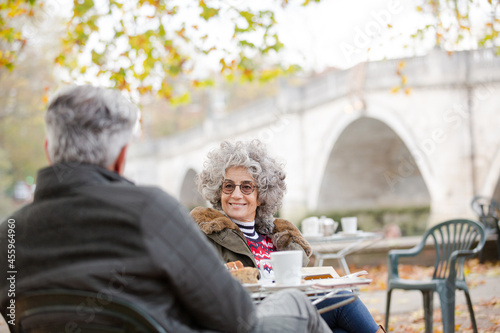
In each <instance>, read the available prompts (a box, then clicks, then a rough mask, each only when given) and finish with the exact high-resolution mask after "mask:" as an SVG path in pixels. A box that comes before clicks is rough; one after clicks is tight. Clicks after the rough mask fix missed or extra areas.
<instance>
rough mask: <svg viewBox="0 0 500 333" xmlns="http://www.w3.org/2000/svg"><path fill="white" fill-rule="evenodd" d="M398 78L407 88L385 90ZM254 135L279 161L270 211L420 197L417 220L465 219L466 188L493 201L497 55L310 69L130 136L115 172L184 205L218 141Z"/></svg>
mask: <svg viewBox="0 0 500 333" xmlns="http://www.w3.org/2000/svg"><path fill="white" fill-rule="evenodd" d="M401 61H404V62H405V66H404V67H403V68H402V69H401V71H402V73H403V74H404V75H405V76H406V77H407V83H406V84H407V86H408V87H410V88H411V92H410V93H409V94H405V93H404V92H402V91H403V90H404V89H402V91H401V92H398V93H393V92H391V88H393V87H396V86H398V85H399V84H400V83H401V76H400V75H398V74H397V73H396V68H397V67H398V64H400V62H401ZM253 138H258V139H260V140H261V141H263V142H265V143H266V145H267V146H268V148H269V150H270V152H272V153H273V155H275V156H277V157H278V158H279V159H280V160H282V161H283V162H284V163H285V166H286V171H287V186H288V191H287V194H286V196H285V199H284V204H283V208H282V210H281V213H282V216H284V217H287V218H289V219H291V220H294V219H299V218H301V217H303V216H304V214H306V213H307V212H327V211H335V210H337V211H339V210H340V211H341V210H347V209H349V210H353V209H367V208H368V209H371V208H384V207H388V208H394V207H411V206H426V205H427V206H429V207H430V217H429V222H428V223H429V225H432V224H434V223H437V222H439V221H442V220H444V219H449V218H456V217H468V218H474V215H473V212H472V211H471V209H470V201H471V199H472V197H473V196H474V195H476V194H481V195H486V196H491V197H495V198H497V199H500V185H499V179H500V58H497V57H495V56H494V54H493V51H492V50H479V51H467V52H456V53H452V54H448V53H446V52H442V51H439V50H434V51H432V52H431V53H430V54H428V55H426V56H423V57H415V58H408V59H399V60H389V61H379V62H368V63H364V64H360V65H358V66H356V67H353V68H351V69H348V70H345V71H334V72H329V73H326V74H324V75H320V76H317V77H314V78H311V79H310V80H309V82H308V83H307V84H305V85H303V86H300V87H291V86H286V85H284V86H283V87H282V89H281V90H280V92H279V94H278V95H277V96H276V97H274V98H270V99H266V100H262V101H256V102H255V103H254V104H252V105H251V106H249V107H248V108H246V109H242V110H239V111H235V112H232V113H229V114H227V115H226V116H223V117H217V118H212V119H208V120H206V121H205V123H204V124H203V125H202V126H200V127H197V128H194V129H193V130H190V131H188V132H185V133H182V134H179V135H175V136H172V137H168V138H164V139H159V140H154V141H142V142H138V143H136V144H134V145H133V146H132V147H131V149H130V152H129V160H128V164H127V169H126V175H127V176H128V177H130V178H131V179H133V180H135V181H136V182H137V183H140V184H152V185H158V186H160V187H162V188H163V189H165V190H166V191H167V192H169V193H171V194H172V195H174V196H175V197H177V198H178V199H180V200H181V202H182V203H183V204H185V205H186V206H188V207H192V206H195V205H199V204H202V203H203V200H202V199H201V198H200V196H199V194H198V193H197V190H196V186H195V183H194V177H195V175H196V174H197V172H199V171H200V170H201V168H202V166H203V161H204V159H205V156H206V154H207V153H208V151H209V150H210V149H212V148H214V147H216V146H217V145H218V144H219V143H220V141H222V140H224V139H231V140H249V139H253Z"/></svg>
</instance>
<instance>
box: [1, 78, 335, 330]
mask: <svg viewBox="0 0 500 333" xmlns="http://www.w3.org/2000/svg"><path fill="white" fill-rule="evenodd" d="M138 117H139V111H138V109H137V108H136V107H135V106H134V105H132V104H131V103H130V102H128V101H127V100H126V99H125V98H124V97H123V96H122V95H121V94H120V92H118V91H115V90H107V89H103V88H96V87H92V86H77V87H72V88H70V89H68V90H65V91H63V92H62V93H61V94H59V95H58V96H56V97H55V99H54V100H53V101H52V102H51V103H50V104H49V107H48V110H47V114H46V118H45V120H46V126H47V140H46V143H45V151H46V153H47V158H48V160H49V162H50V164H51V166H49V167H47V168H44V169H41V170H40V171H39V173H38V178H37V187H36V191H35V196H34V201H33V202H32V203H31V204H29V205H27V206H25V207H23V208H21V209H20V210H18V211H17V212H15V213H14V214H12V216H10V217H9V218H8V220H7V221H5V222H4V223H2V224H1V225H0V250H1V251H2V255H0V267H2V268H5V267H8V264H9V262H8V259H7V256H6V255H4V254H5V253H8V252H7V250H8V246H7V245H8V243H9V241H8V237H7V234H8V232H7V228H11V227H12V226H15V251H16V253H15V271H16V273H15V295H18V296H19V295H22V294H23V293H25V292H29V291H36V290H39V289H52V288H54V289H56V288H57V289H59V288H63V289H76V290H86V291H91V292H95V293H96V294H97V295H98V296H99V295H101V297H100V298H99V297H97V298H96V299H97V300H99V299H102V298H103V297H104V299H114V298H116V299H123V300H126V301H130V302H132V303H134V304H135V305H136V306H138V307H139V308H142V309H143V310H145V311H146V312H148V313H149V314H150V315H151V316H152V317H153V318H155V319H156V320H157V321H158V322H159V323H160V325H162V326H163V327H164V328H165V330H166V331H167V332H176V333H177V332H200V331H219V332H284V331H286V332H326V331H329V330H328V327H327V325H326V324H325V322H324V321H323V320H322V319H321V318H320V316H319V315H318V313H317V312H316V310H315V308H314V307H313V306H312V305H311V303H310V302H309V301H308V300H307V298H306V297H305V296H304V295H303V294H301V293H300V292H298V291H289V290H284V291H282V292H279V293H276V294H274V295H273V296H270V297H268V298H267V299H266V300H265V301H264V302H262V303H261V305H259V306H258V307H255V306H254V304H253V302H252V300H251V298H250V296H249V295H248V293H247V292H246V290H245V289H244V288H243V287H242V286H241V284H240V283H239V282H238V281H236V280H235V279H233V278H232V277H231V275H230V274H229V273H228V271H227V269H226V268H225V266H224V265H223V263H222V262H221V260H220V259H219V257H218V256H217V253H216V252H215V250H214V249H213V247H212V246H211V245H210V244H209V243H208V242H207V240H206V238H205V237H204V236H203V235H202V234H201V232H200V230H199V228H198V227H197V226H196V225H195V223H194V222H193V221H192V220H191V218H190V217H189V215H188V214H187V211H186V210H185V209H184V208H183V207H181V206H180V204H179V203H178V202H177V201H176V200H175V199H173V198H172V197H171V196H169V195H168V194H166V193H165V192H163V191H161V190H160V189H157V188H153V187H142V186H135V185H134V184H132V183H131V182H129V181H128V180H126V179H125V178H123V177H122V176H121V175H122V174H123V171H124V166H125V155H126V151H127V147H128V144H129V142H130V141H131V138H132V136H133V132H134V130H135V129H136V128H137V127H138V125H137V124H138ZM12 270H14V269H12ZM6 272H7V270H6V269H3V270H2V272H1V273H0V303H1V305H2V306H1V307H0V309H1V310H0V311H2V314H3V315H4V316H5V317H6V318H7V319H9V317H8V316H7V315H8V314H7V312H6V311H7V310H6V309H7V306H6V305H7V304H10V303H11V302H12V299H13V298H12V297H14V298H15V296H11V293H9V288H11V285H10V284H9V281H8V280H7V278H8V277H7V276H5V274H6ZM103 295H104V296H103ZM14 301H15V299H14ZM76 315H87V316H88V314H76ZM89 320H90V319H89ZM8 321H9V320H8Z"/></svg>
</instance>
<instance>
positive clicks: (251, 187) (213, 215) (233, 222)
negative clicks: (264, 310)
mask: <svg viewBox="0 0 500 333" xmlns="http://www.w3.org/2000/svg"><path fill="white" fill-rule="evenodd" d="M197 182H198V190H199V191H200V193H201V194H202V196H203V197H204V198H205V199H206V200H208V201H209V202H210V203H211V204H212V205H213V208H205V207H197V208H195V209H193V210H192V211H191V216H192V217H193V219H194V220H195V221H196V222H197V223H198V225H199V227H200V228H201V230H202V231H203V232H204V233H205V234H206V236H207V237H208V239H209V241H210V242H211V243H212V244H213V245H214V246H215V248H216V250H217V251H218V253H219V254H220V256H221V257H222V259H223V260H224V261H225V262H230V261H236V260H239V261H241V262H242V263H243V265H244V266H249V267H259V263H260V261H261V260H262V259H269V258H270V254H271V253H272V252H274V251H284V250H300V251H302V253H303V265H304V266H305V265H307V263H308V262H309V256H310V255H311V247H310V246H309V244H308V243H307V241H306V240H305V239H304V237H302V235H301V233H300V232H299V230H298V229H297V227H295V225H294V224H293V223H291V222H289V221H287V220H284V219H278V218H274V217H273V215H274V214H275V213H276V212H277V210H278V209H279V208H280V207H281V203H282V200H283V195H284V193H285V190H286V184H285V171H284V170H283V166H282V164H280V163H278V162H277V161H276V160H275V159H274V158H273V157H271V156H269V155H268V153H267V151H266V149H265V147H264V145H263V144H262V143H261V142H260V141H258V140H253V141H249V142H241V141H239V142H235V143H232V142H229V141H224V142H222V143H221V144H220V147H219V148H217V149H214V150H212V151H211V152H210V153H209V154H208V156H207V160H206V161H205V164H204V169H203V171H202V172H201V173H200V175H199V176H198V179H197ZM266 270H268V271H269V272H270V271H271V268H270V267H266ZM340 300H342V299H339V298H331V299H327V300H325V301H323V302H322V303H320V306H321V307H326V306H328V305H331V304H333V303H335V302H339V301H340ZM322 316H323V318H324V319H325V321H326V322H327V323H328V325H329V326H330V328H331V329H332V330H333V332H353V333H354V332H356V333H363V332H366V333H375V332H383V328H382V327H379V326H378V325H377V324H376V323H375V321H374V320H373V318H372V316H371V315H370V313H369V312H368V310H367V308H366V307H365V305H364V304H363V303H362V302H361V301H360V300H359V299H358V300H356V301H355V302H353V303H351V304H348V305H345V306H343V307H340V308H338V309H335V310H332V311H329V312H326V313H324V314H322Z"/></svg>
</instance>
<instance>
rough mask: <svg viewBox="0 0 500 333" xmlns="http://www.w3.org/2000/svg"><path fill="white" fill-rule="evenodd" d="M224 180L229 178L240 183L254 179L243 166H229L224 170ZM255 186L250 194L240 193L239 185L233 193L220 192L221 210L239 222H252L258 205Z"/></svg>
mask: <svg viewBox="0 0 500 333" xmlns="http://www.w3.org/2000/svg"><path fill="white" fill-rule="evenodd" d="M224 179H225V180H231V181H233V182H234V183H235V184H236V185H240V184H241V183H242V182H243V181H251V182H253V183H255V181H254V179H253V178H252V176H251V175H250V173H249V172H248V170H247V169H246V168H245V167H231V168H229V169H227V170H226V175H225V178H224ZM257 196H258V193H257V188H255V189H254V191H253V192H252V193H250V194H247V195H245V194H243V193H241V188H240V186H236V188H235V189H234V191H233V193H231V194H226V193H224V192H222V193H221V204H222V210H223V211H224V212H225V213H226V214H227V216H229V217H230V218H233V219H235V220H238V221H241V222H252V221H253V220H255V213H256V211H257V207H258V206H260V202H259V200H257Z"/></svg>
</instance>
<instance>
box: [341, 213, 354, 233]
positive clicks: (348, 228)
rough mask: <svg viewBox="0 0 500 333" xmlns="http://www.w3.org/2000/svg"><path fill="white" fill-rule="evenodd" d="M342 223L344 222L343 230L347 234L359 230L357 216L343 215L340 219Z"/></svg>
mask: <svg viewBox="0 0 500 333" xmlns="http://www.w3.org/2000/svg"><path fill="white" fill-rule="evenodd" d="M340 223H342V231H343V232H344V233H345V234H355V233H356V231H357V230H358V218H357V217H343V218H341V219H340Z"/></svg>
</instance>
